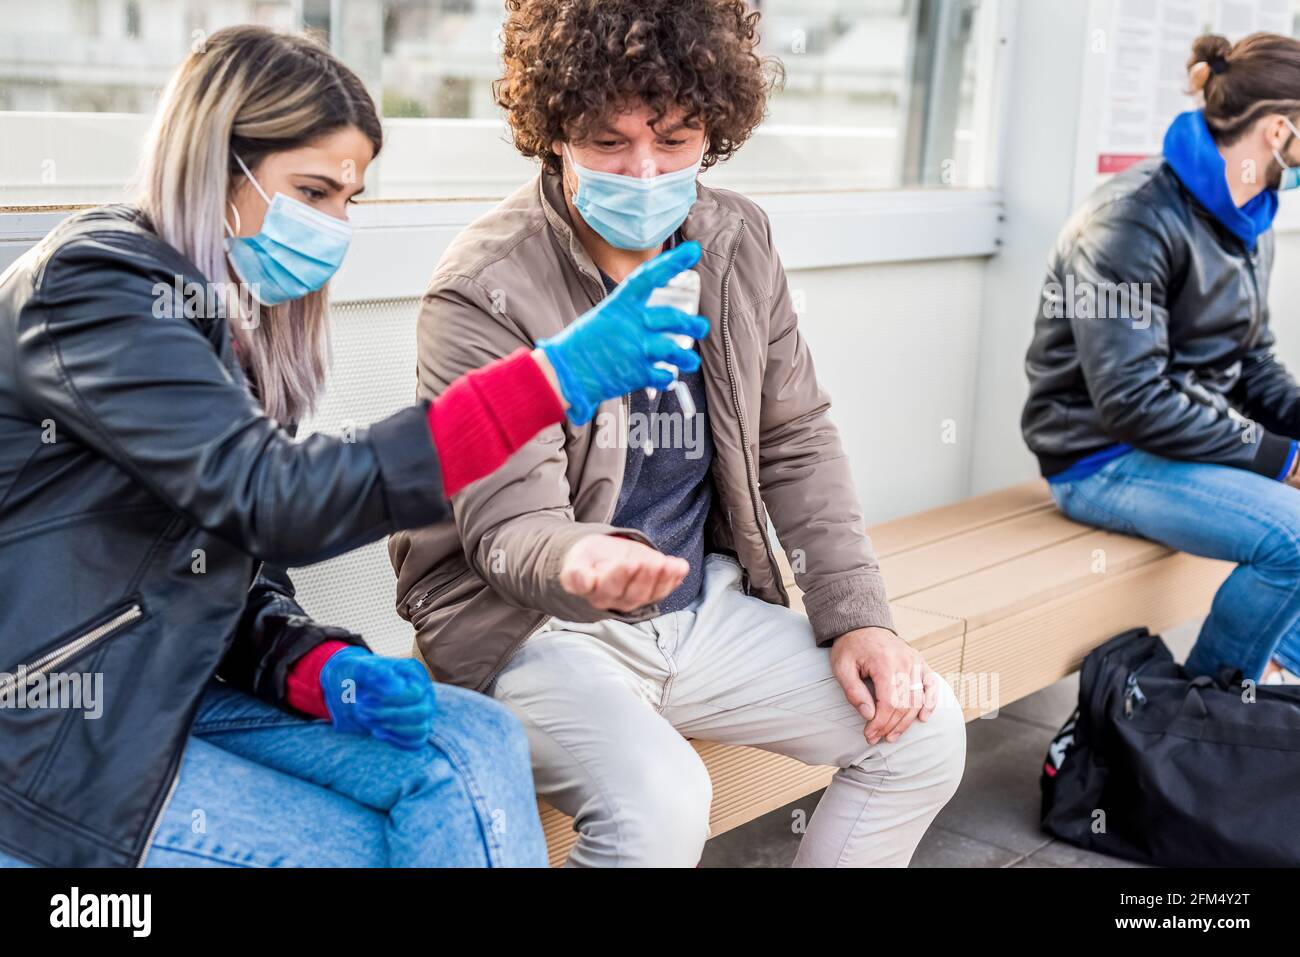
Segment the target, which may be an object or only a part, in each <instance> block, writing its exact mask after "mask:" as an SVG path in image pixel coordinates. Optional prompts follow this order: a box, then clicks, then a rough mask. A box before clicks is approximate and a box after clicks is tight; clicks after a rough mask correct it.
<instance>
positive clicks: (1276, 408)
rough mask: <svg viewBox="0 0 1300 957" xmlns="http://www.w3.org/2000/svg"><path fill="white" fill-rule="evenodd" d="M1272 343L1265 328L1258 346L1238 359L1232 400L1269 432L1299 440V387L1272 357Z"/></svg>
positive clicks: (1270, 333) (1288, 371)
mask: <svg viewBox="0 0 1300 957" xmlns="http://www.w3.org/2000/svg"><path fill="white" fill-rule="evenodd" d="M1274 341H1275V340H1274V338H1273V333H1272V331H1271V330H1270V329H1269V328H1268V327H1267V326H1265V327H1264V330H1263V332H1262V333H1261V335H1260V339H1259V342H1258V343H1257V344H1256V345H1255V347H1254V348H1253V349H1251V350H1250V351H1249V352H1248V353H1246V355H1245V356H1243V357H1242V360H1241V378H1240V379H1239V380H1238V381H1237V387H1236V388H1235V389H1234V390H1233V393H1232V400H1233V401H1234V402H1235V403H1236V405H1237V407H1238V408H1240V409H1241V411H1242V412H1243V413H1244V414H1246V415H1248V416H1250V417H1251V418H1252V419H1254V420H1255V421H1256V422H1258V423H1259V424H1260V425H1262V426H1263V427H1264V428H1266V429H1268V430H1269V431H1270V432H1276V433H1278V434H1279V435H1284V436H1286V437H1287V438H1290V439H1300V384H1297V383H1296V380H1295V377H1294V376H1292V375H1291V372H1290V370H1288V369H1287V367H1286V366H1284V365H1283V364H1282V363H1281V361H1279V360H1278V358H1277V356H1276V355H1275V354H1274V352H1273V344H1274Z"/></svg>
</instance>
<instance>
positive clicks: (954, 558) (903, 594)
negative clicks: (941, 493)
mask: <svg viewBox="0 0 1300 957" xmlns="http://www.w3.org/2000/svg"><path fill="white" fill-rule="evenodd" d="M1087 534H1088V529H1086V528H1084V527H1083V526H1082V525H1078V524H1076V523H1074V522H1072V521H1070V520H1069V519H1068V518H1066V517H1065V516H1063V515H1061V514H1060V513H1059V512H1058V511H1057V510H1056V509H1054V508H1052V509H1036V510H1034V511H1032V512H1027V513H1025V514H1023V515H1017V516H1012V517H1010V518H1006V519H1002V520H1001V521H998V522H995V523H993V524H990V525H987V526H984V527H982V528H979V529H975V530H973V531H968V532H964V533H962V534H960V535H954V536H953V537H952V538H946V539H944V540H943V541H940V542H935V543H933V544H930V545H925V546H923V547H921V548H913V549H910V550H908V551H905V552H901V553H899V554H896V555H893V556H891V557H889V558H885V559H882V561H881V571H882V572H883V573H884V576H885V584H886V586H887V587H888V589H889V597H890V598H891V599H895V600H902V601H904V602H906V601H907V598H908V596H910V595H913V594H914V593H916V592H919V591H924V590H925V589H928V588H934V587H937V586H939V585H943V584H946V583H947V582H950V581H953V580H954V579H957V578H964V577H967V576H969V575H973V574H975V573H976V572H979V571H982V570H984V569H987V568H992V567H993V566H995V565H1001V564H1004V563H1006V562H1008V561H1011V560H1012V559H1015V558H1020V557H1022V556H1025V555H1030V554H1033V553H1034V552H1039V551H1042V550H1043V549H1046V548H1050V547H1052V546H1053V545H1059V544H1061V543H1063V542H1068V541H1072V540H1074V539H1077V538H1081V537H1083V536H1084V535H1087Z"/></svg>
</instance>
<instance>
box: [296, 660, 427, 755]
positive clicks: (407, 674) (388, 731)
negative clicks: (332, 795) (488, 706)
mask: <svg viewBox="0 0 1300 957" xmlns="http://www.w3.org/2000/svg"><path fill="white" fill-rule="evenodd" d="M320 684H321V690H322V691H323V692H324V694H325V707H327V708H328V709H329V713H330V718H331V720H333V722H334V727H335V729H336V730H338V731H342V732H343V733H345V734H371V735H374V736H375V737H376V738H378V739H379V740H380V741H387V742H388V743H389V744H393V745H396V746H397V747H399V748H405V749H406V750H408V751H411V750H415V749H416V748H418V747H420V746H421V745H423V744H424V742H425V740H426V739H427V738H428V735H429V730H430V729H431V728H432V727H433V715H434V710H435V702H434V692H433V682H432V681H430V680H429V673H428V672H427V671H425V670H424V667H423V666H422V665H421V664H420V663H419V662H418V661H415V660H414V659H411V658H383V657H380V656H379V655H374V654H371V653H370V652H369V651H367V650H365V649H364V648H343V649H340V650H339V651H337V652H335V653H334V654H333V655H331V656H330V659H329V660H328V661H326V662H325V666H324V667H323V668H321V672H320Z"/></svg>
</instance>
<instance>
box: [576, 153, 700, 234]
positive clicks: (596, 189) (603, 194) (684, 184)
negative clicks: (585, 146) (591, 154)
mask: <svg viewBox="0 0 1300 957" xmlns="http://www.w3.org/2000/svg"><path fill="white" fill-rule="evenodd" d="M706 142H707V141H706ZM564 150H565V153H566V154H567V155H568V157H569V165H570V166H572V167H573V172H574V175H575V176H577V177H578V188H577V189H576V190H575V191H574V194H573V206H574V208H575V209H577V211H578V212H579V213H581V214H582V218H583V219H584V220H586V222H587V225H588V226H590V227H591V228H592V229H594V230H595V231H596V232H597V233H599V234H600V237H601V238H602V239H603V240H605V242H607V243H609V244H610V245H611V246H616V247H618V248H619V249H653V248H654V247H656V246H658V245H660V244H661V243H662V242H663V241H664V240H665V239H667V238H668V237H669V236H671V235H672V234H673V232H674V231H675V230H676V229H677V227H678V226H680V225H681V224H682V223H683V222H685V221H686V214H687V213H689V212H690V211H691V207H692V206H693V205H694V204H695V177H696V176H697V175H698V174H699V171H700V163H702V162H703V161H704V150H703V149H701V150H700V158H699V159H698V160H696V161H695V164H694V165H693V166H688V167H686V168H685V169H679V170H675V171H673V172H671V173H663V174H661V175H659V176H624V175H622V174H620V173H603V172H601V171H600V170H594V169H587V168H586V167H585V166H579V165H578V163H577V161H576V160H574V158H573V152H572V151H571V150H570V149H569V145H568V144H567V143H566V144H565V145H564Z"/></svg>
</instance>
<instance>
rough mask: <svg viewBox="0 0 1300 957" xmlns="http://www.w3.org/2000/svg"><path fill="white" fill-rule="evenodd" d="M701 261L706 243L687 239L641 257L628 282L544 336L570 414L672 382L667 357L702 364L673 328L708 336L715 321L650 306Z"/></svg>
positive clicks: (585, 418)
mask: <svg viewBox="0 0 1300 957" xmlns="http://www.w3.org/2000/svg"><path fill="white" fill-rule="evenodd" d="M699 261H700V244H699V243H697V242H688V243H682V244H681V245H680V246H676V247H674V248H673V249H670V250H669V251H668V252H666V253H663V254H662V255H659V256H656V257H655V258H654V259H652V260H650V261H649V262H646V263H642V264H641V265H640V266H638V267H637V268H636V271H635V272H633V273H632V275H630V276H628V277H627V279H626V280H625V281H624V282H623V284H622V285H621V286H619V287H618V288H617V289H615V290H614V291H613V292H612V293H610V294H609V295H608V296H606V297H605V298H604V299H603V300H601V302H600V303H599V304H598V305H597V306H596V307H595V308H594V309H591V310H589V311H587V312H585V313H583V314H582V315H581V316H579V317H578V318H577V319H575V320H574V321H573V322H572V323H570V324H569V325H568V326H566V327H565V328H564V330H563V331H562V332H560V333H559V334H558V335H555V336H552V337H551V338H549V339H542V340H540V341H539V342H538V343H537V346H538V348H540V349H541V350H542V351H543V352H545V353H546V357H547V358H548V359H550V360H551V366H552V367H553V368H554V369H555V375H556V378H557V379H559V382H560V391H561V392H563V393H564V398H565V400H566V401H567V402H568V403H569V411H568V416H569V421H571V422H573V423H574V424H576V425H582V424H583V423H584V422H589V421H591V417H592V416H593V415H594V414H595V412H596V406H597V405H599V404H600V403H601V402H603V401H605V400H606V399H614V398H617V397H618V396H621V395H626V394H627V393H629V392H635V391H636V390H637V389H645V388H654V389H666V388H667V387H668V386H669V385H670V384H671V383H672V381H673V374H672V372H670V371H668V370H667V369H660V368H657V367H656V366H655V363H656V362H666V363H668V364H669V365H673V366H676V367H677V368H678V369H680V370H681V371H682V372H683V373H688V372H694V371H695V370H696V369H698V368H699V367H700V356H699V353H697V352H696V351H695V350H694V349H683V348H682V347H681V346H679V345H678V344H677V343H676V342H674V341H673V340H672V339H671V338H670V337H669V335H668V333H674V334H676V335H681V336H689V337H690V338H692V339H703V338H704V336H705V335H707V334H708V331H709V322H708V320H707V319H704V318H702V317H700V316H692V315H690V314H689V313H685V312H682V311H681V310H680V309H674V308H672V307H671V306H647V305H646V300H647V299H649V298H650V294H651V293H652V292H654V291H655V290H656V289H658V288H659V287H660V286H663V285H665V284H666V283H667V282H668V280H670V279H672V278H673V277H674V276H676V275H677V274H678V273H679V272H681V271H682V270H684V269H690V268H691V267H692V266H694V265H695V264H696V263H697V262H699Z"/></svg>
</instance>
